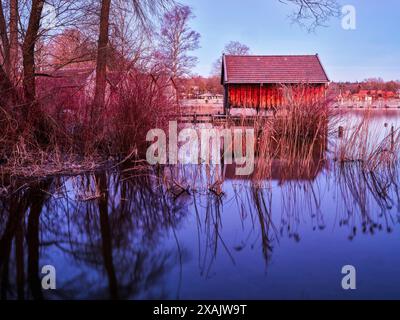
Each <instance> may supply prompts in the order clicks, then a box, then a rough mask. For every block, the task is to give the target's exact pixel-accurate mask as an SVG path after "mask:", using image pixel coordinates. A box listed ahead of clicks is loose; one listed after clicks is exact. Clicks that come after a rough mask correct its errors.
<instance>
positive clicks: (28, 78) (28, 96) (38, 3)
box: [22, 0, 44, 116]
mask: <svg viewBox="0 0 400 320" xmlns="http://www.w3.org/2000/svg"><path fill="white" fill-rule="evenodd" d="M43 5H44V0H32V9H31V14H30V17H29V24H28V29H27V31H26V34H25V40H24V43H23V47H22V58H23V65H24V80H23V87H24V96H25V101H26V105H27V106H31V105H33V104H34V102H35V100H36V83H35V44H36V41H37V38H38V32H39V28H40V20H41V17H42V10H43ZM30 111H31V110H25V112H24V113H25V116H28V114H29V112H30Z"/></svg>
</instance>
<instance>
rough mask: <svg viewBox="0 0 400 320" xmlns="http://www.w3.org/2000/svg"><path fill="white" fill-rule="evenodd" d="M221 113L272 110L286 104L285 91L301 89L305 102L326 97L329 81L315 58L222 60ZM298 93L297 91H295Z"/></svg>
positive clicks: (234, 56) (313, 56)
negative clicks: (222, 106) (233, 109)
mask: <svg viewBox="0 0 400 320" xmlns="http://www.w3.org/2000/svg"><path fill="white" fill-rule="evenodd" d="M221 83H222V85H223V86H224V109H225V112H226V111H227V110H228V109H230V108H255V109H257V110H260V109H272V108H279V107H280V106H283V105H284V104H285V97H284V90H285V88H288V87H292V88H293V87H296V88H300V87H301V90H302V92H303V94H302V95H303V96H306V97H307V99H309V100H312V99H317V98H320V97H323V96H325V92H326V89H327V87H328V84H329V78H328V76H327V74H326V72H325V70H324V67H323V65H322V63H321V61H320V59H319V56H318V54H317V55H281V56H238V55H224V56H223V58H222V75H221ZM297 90H299V89H297Z"/></svg>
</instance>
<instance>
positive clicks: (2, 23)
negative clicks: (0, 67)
mask: <svg viewBox="0 0 400 320" xmlns="http://www.w3.org/2000/svg"><path fill="white" fill-rule="evenodd" d="M0 38H1V42H2V44H3V54H2V55H3V59H4V71H5V72H6V74H7V75H9V71H10V42H9V40H8V36H7V24H6V20H5V17H4V11H3V2H2V1H1V0H0Z"/></svg>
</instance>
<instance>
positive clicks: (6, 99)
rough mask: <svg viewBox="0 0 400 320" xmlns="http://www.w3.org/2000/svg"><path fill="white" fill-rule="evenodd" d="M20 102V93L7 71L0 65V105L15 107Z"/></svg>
mask: <svg viewBox="0 0 400 320" xmlns="http://www.w3.org/2000/svg"><path fill="white" fill-rule="evenodd" d="M17 102H18V93H17V90H15V87H14V86H13V84H12V83H11V80H10V79H9V77H8V75H7V73H6V71H5V70H4V69H3V67H2V66H1V65H0V104H2V105H4V106H9V105H11V106H15V105H16V104H17Z"/></svg>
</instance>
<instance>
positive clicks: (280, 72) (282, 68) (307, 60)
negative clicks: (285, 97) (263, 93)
mask: <svg viewBox="0 0 400 320" xmlns="http://www.w3.org/2000/svg"><path fill="white" fill-rule="evenodd" d="M223 63H224V66H223V70H224V71H223V72H224V75H223V76H224V83H327V82H329V78H328V76H327V75H326V73H325V70H324V68H323V66H322V64H321V62H320V60H319V57H318V55H296V56H294V55H293V56H231V55H226V56H224V62H223Z"/></svg>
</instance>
